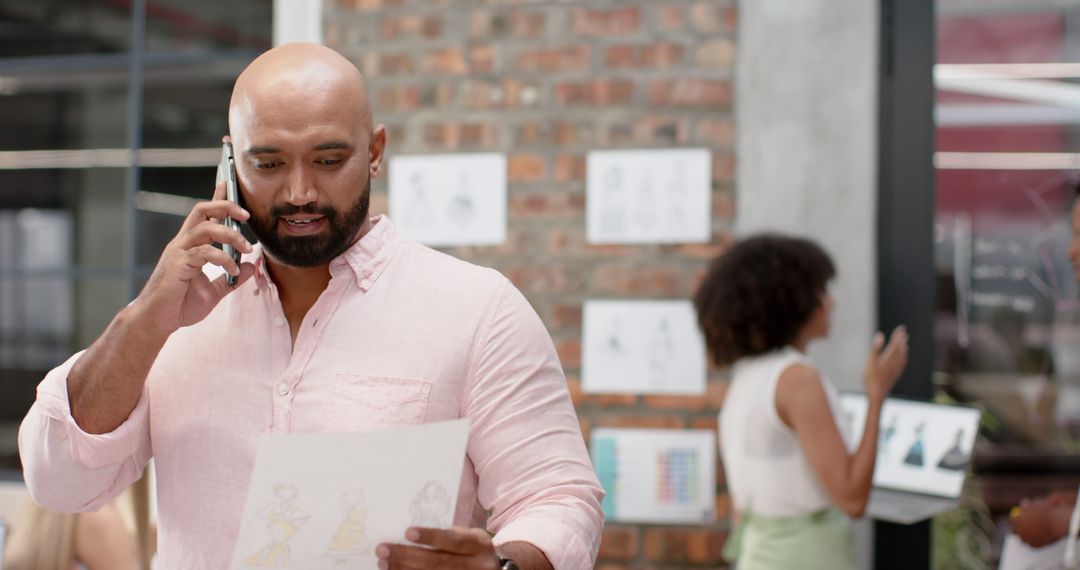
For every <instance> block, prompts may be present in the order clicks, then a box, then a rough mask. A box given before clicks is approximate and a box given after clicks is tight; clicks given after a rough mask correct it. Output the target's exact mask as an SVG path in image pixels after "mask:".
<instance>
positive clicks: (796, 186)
mask: <svg viewBox="0 0 1080 570" xmlns="http://www.w3.org/2000/svg"><path fill="white" fill-rule="evenodd" d="M877 26H878V24H877V3H875V2H866V1H865V0H804V1H798V2H793V1H790V0H752V1H751V0H745V1H742V2H740V3H739V50H738V61H737V68H736V79H735V94H736V103H735V117H736V124H737V129H736V139H737V140H736V152H737V154H736V157H737V161H738V165H737V169H736V223H735V226H736V231H737V232H738V234H739V235H740V236H741V235H746V234H748V233H753V232H759V231H764V230H772V231H780V232H785V233H791V234H798V235H802V236H807V237H810V238H812V239H814V240H816V241H818V243H820V244H821V245H822V246H824V247H825V249H826V250H828V252H829V253H830V254H831V255H832V256H833V258H834V260H835V261H836V264H837V270H838V273H839V275H838V278H837V280H836V282H835V283H834V285H835V288H834V290H833V291H834V294H835V295H836V298H837V310H836V314H835V316H834V320H833V334H832V336H831V338H829V339H828V340H827V341H824V342H820V343H818V344H817V345H815V346H813V348H812V355H813V356H814V358H815V359H816V360H817V362H818V363H819V364H820V365H821V366H822V367H823V368H824V370H825V371H826V373H828V374H829V376H830V377H831V379H832V380H833V382H834V383H835V384H836V385H837V386H838V387H840V388H841V389H861V386H862V379H861V371H862V366H863V362H864V360H865V353H866V350H867V348H868V347H869V339H870V336H871V335H872V333H873V328H874V325H875V322H876V314H875V300H876V296H875V290H876V283H875V277H874V276H875V251H876V234H875V232H876V226H875V217H876V215H875V208H876V192H877V191H876V187H877V183H876V176H877V170H876V160H877V150H876V149H877V140H876V138H877V103H876V97H877V88H876V85H877V45H878V43H877V42H878V33H877Z"/></svg>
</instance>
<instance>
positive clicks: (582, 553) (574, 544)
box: [492, 516, 599, 570]
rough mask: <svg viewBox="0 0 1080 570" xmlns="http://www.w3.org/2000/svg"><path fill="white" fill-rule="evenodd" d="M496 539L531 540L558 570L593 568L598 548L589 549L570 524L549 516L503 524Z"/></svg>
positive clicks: (502, 541)
mask: <svg viewBox="0 0 1080 570" xmlns="http://www.w3.org/2000/svg"><path fill="white" fill-rule="evenodd" d="M492 542H493V543H494V544H495V546H496V547H498V546H500V545H503V544H506V543H508V542H527V543H529V544H531V545H533V546H535V547H536V548H538V549H540V551H541V552H543V553H544V556H546V557H547V559H548V562H550V563H551V567H552V568H554V569H555V570H587V569H589V568H592V567H593V561H594V560H595V558H596V556H595V554H596V552H595V551H596V550H597V549H598V548H599V545H597V548H589V547H587V546H586V545H585V543H584V542H583V541H582V540H581V537H580V536H578V534H577V533H575V532H574V531H573V530H572V529H571V528H570V527H568V526H566V525H565V524H563V523H562V522H560V521H558V520H552V519H551V518H548V517H535V516H534V517H522V518H520V519H517V520H515V521H512V522H510V523H507V525H506V526H504V527H502V529H500V530H499V532H497V533H496V534H495V537H494V538H493V539H492Z"/></svg>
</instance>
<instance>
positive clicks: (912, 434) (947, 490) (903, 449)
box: [840, 392, 979, 498]
mask: <svg viewBox="0 0 1080 570" xmlns="http://www.w3.org/2000/svg"><path fill="white" fill-rule="evenodd" d="M840 409H841V412H842V413H841V416H842V422H841V432H843V433H844V437H845V439H846V440H847V442H848V448H849V449H852V450H853V449H855V448H857V447H858V445H859V441H860V440H861V439H862V432H863V427H864V426H865V425H866V409H867V399H866V395H865V394H859V393H854V392H845V393H843V394H841V395H840ZM879 425H880V428H879V430H878V456H877V464H876V466H875V467H874V486H875V487H881V488H886V489H896V490H900V491H911V492H914V493H923V494H927V495H935V496H939V497H949V498H956V497H959V496H960V493H961V492H962V491H963V489H964V477H965V476H966V475H967V468H968V464H969V463H971V452H972V450H973V449H974V448H975V436H976V434H977V432H978V429H979V411H978V410H976V409H974V408H968V407H963V406H947V405H943V404H933V403H930V402H918V401H913V400H903V399H899V398H888V399H886V400H885V405H884V406H883V407H882V409H881V423H880V424H879Z"/></svg>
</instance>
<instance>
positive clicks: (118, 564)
mask: <svg viewBox="0 0 1080 570" xmlns="http://www.w3.org/2000/svg"><path fill="white" fill-rule="evenodd" d="M75 558H76V560H78V561H79V562H82V563H83V564H85V565H86V567H87V568H88V569H89V570H139V545H138V544H136V542H135V537H134V536H133V535H132V534H131V533H130V532H129V531H128V529H127V526H126V525H125V524H124V518H123V517H122V516H121V515H120V511H119V510H118V509H117V508H116V505H115V504H114V503H109V504H107V505H105V506H104V507H102V508H101V510H99V511H96V512H90V513H80V514H79V516H78V518H77V519H75Z"/></svg>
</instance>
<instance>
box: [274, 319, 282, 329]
mask: <svg viewBox="0 0 1080 570" xmlns="http://www.w3.org/2000/svg"><path fill="white" fill-rule="evenodd" d="M274 324H275V325H277V326H279V327H280V326H285V319H283V318H281V317H278V318H276V319H274Z"/></svg>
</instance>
